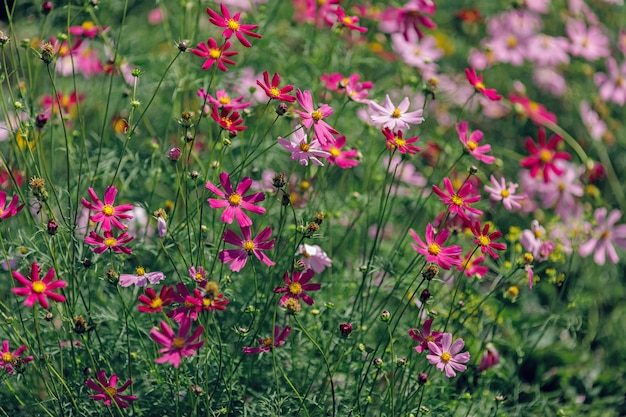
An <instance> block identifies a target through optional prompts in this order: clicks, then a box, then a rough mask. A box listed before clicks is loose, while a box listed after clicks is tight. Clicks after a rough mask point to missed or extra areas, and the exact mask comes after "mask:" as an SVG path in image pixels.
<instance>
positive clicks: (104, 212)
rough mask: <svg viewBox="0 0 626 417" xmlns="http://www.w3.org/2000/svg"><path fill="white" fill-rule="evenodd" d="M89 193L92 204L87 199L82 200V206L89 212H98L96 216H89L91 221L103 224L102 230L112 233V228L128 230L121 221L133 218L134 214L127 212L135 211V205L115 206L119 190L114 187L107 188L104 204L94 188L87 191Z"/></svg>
mask: <svg viewBox="0 0 626 417" xmlns="http://www.w3.org/2000/svg"><path fill="white" fill-rule="evenodd" d="M87 193H88V194H89V198H90V199H91V201H92V202H89V201H87V200H86V199H85V198H83V199H82V200H81V203H82V205H83V206H84V207H86V208H88V209H89V210H93V211H96V212H97V213H96V214H94V215H92V216H89V220H91V221H92V222H95V223H101V224H102V229H104V230H105V231H110V230H111V226H113V227H115V228H117V229H119V230H126V229H127V226H126V225H124V224H122V223H121V222H120V220H122V219H132V218H133V216H132V214H128V213H126V212H127V211H132V210H133V205H132V204H122V205H119V206H114V205H113V204H114V203H115V196H116V195H117V188H115V187H114V186H109V187H107V189H106V191H105V192H104V203H103V202H102V201H100V199H99V198H98V196H97V195H96V192H95V191H94V190H93V188H89V189H88V190H87Z"/></svg>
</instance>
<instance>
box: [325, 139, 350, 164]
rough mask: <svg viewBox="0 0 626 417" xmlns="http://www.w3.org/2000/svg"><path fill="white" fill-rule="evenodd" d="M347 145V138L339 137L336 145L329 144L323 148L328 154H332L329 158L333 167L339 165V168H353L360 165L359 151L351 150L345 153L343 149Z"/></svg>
mask: <svg viewBox="0 0 626 417" xmlns="http://www.w3.org/2000/svg"><path fill="white" fill-rule="evenodd" d="M345 144H346V137H345V136H338V137H337V138H336V139H335V143H327V144H326V146H322V149H324V150H325V151H326V152H328V153H329V154H330V156H329V157H328V162H330V164H331V165H335V164H337V166H338V167H339V168H343V169H346V168H352V167H355V166H357V165H359V160H358V159H357V158H358V155H359V151H357V150H356V149H350V150H348V151H343V150H342V149H343V147H344V146H345Z"/></svg>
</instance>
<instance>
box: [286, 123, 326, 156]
mask: <svg viewBox="0 0 626 417" xmlns="http://www.w3.org/2000/svg"><path fill="white" fill-rule="evenodd" d="M307 139H308V138H307V134H306V132H305V131H304V129H302V126H297V127H296V129H295V132H293V134H292V139H291V140H287V139H284V138H281V137H279V138H278V143H279V144H280V146H282V147H283V148H284V149H285V150H286V151H287V152H291V160H292V161H298V162H299V163H300V165H306V166H308V165H309V160H311V162H313V163H314V164H315V165H318V166H324V164H323V163H322V161H320V160H319V159H318V158H322V159H324V158H328V157H329V156H330V153H329V152H326V151H324V150H322V148H321V147H320V144H319V142H318V141H317V139H313V140H312V141H311V142H310V143H309V142H307Z"/></svg>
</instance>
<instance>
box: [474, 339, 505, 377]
mask: <svg viewBox="0 0 626 417" xmlns="http://www.w3.org/2000/svg"><path fill="white" fill-rule="evenodd" d="M499 362H500V354H499V353H498V350H497V349H496V347H495V346H494V345H493V343H487V346H485V352H484V353H483V357H482V358H480V365H478V372H485V371H486V370H487V369H489V368H493V367H494V366H496V365H497V364H498V363H499Z"/></svg>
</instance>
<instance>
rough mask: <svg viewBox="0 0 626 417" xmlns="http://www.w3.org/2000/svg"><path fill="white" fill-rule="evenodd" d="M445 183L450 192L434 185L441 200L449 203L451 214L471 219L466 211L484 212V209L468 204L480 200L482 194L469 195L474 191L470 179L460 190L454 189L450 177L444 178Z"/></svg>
mask: <svg viewBox="0 0 626 417" xmlns="http://www.w3.org/2000/svg"><path fill="white" fill-rule="evenodd" d="M443 184H444V185H445V187H446V191H447V192H448V193H447V194H446V193H444V192H443V191H442V190H441V189H440V188H439V187H437V186H436V185H433V191H434V192H435V194H437V195H438V196H439V198H440V199H441V201H443V202H444V203H445V204H447V205H448V210H449V211H450V213H451V214H458V215H459V217H460V218H462V219H463V220H465V221H470V219H469V217H468V215H467V213H465V212H466V211H467V212H470V213H473V214H476V215H480V214H482V211H480V210H478V209H476V208H473V207H470V206H468V204H470V203H475V202H477V201H478V200H480V195H475V196H473V197H469V195H470V194H472V193H473V191H474V190H473V188H474V187H473V186H472V183H471V182H470V181H467V182H465V184H463V186H462V187H461V189H460V190H459V191H458V192H455V191H454V187H453V186H452V181H450V178H447V177H446V178H444V179H443Z"/></svg>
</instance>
